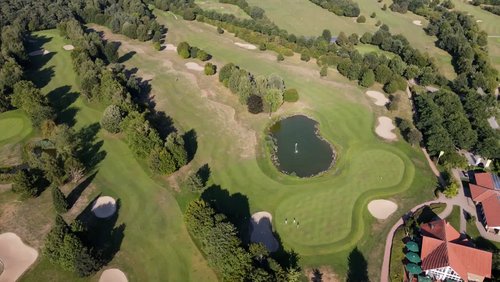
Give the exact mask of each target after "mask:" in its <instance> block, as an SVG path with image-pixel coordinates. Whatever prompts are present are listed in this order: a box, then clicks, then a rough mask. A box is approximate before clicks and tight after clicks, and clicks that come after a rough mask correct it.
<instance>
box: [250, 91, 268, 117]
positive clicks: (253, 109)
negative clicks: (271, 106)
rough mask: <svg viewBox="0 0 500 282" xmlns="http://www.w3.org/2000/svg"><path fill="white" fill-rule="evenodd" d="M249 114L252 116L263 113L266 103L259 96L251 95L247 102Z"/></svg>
mask: <svg viewBox="0 0 500 282" xmlns="http://www.w3.org/2000/svg"><path fill="white" fill-rule="evenodd" d="M247 107H248V112H249V113H252V114H258V113H262V112H263V111H264V103H263V102H262V97H260V96H257V95H253V94H252V95H250V97H248V100H247Z"/></svg>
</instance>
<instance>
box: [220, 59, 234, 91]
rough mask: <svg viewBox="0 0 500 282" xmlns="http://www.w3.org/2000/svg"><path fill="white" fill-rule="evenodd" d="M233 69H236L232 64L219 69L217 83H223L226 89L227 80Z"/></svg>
mask: <svg viewBox="0 0 500 282" xmlns="http://www.w3.org/2000/svg"><path fill="white" fill-rule="evenodd" d="M235 69H237V67H236V66H235V65H234V64H233V63H229V64H226V65H224V66H223V67H222V68H221V69H220V71H219V81H220V82H223V83H224V85H225V86H226V87H227V86H228V81H229V78H230V77H231V75H232V73H233V71H234V70H235Z"/></svg>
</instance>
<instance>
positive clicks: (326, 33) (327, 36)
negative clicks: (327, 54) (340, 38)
mask: <svg viewBox="0 0 500 282" xmlns="http://www.w3.org/2000/svg"><path fill="white" fill-rule="evenodd" d="M321 37H323V39H325V41H326V42H330V40H331V39H332V32H331V31H330V30H329V29H323V32H322V33H321Z"/></svg>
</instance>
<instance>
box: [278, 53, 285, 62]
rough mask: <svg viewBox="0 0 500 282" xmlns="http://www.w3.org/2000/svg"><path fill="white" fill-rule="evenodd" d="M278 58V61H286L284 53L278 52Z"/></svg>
mask: <svg viewBox="0 0 500 282" xmlns="http://www.w3.org/2000/svg"><path fill="white" fill-rule="evenodd" d="M276 60H277V61H278V62H282V61H284V60H285V57H283V55H282V54H278V56H276Z"/></svg>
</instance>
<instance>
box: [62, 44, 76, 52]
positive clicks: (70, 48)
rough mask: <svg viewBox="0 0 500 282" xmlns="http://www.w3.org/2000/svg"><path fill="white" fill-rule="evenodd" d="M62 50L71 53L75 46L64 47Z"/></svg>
mask: <svg viewBox="0 0 500 282" xmlns="http://www.w3.org/2000/svg"><path fill="white" fill-rule="evenodd" d="M63 49H64V50H66V51H71V50H74V49H75V46H73V45H64V46H63Z"/></svg>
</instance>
